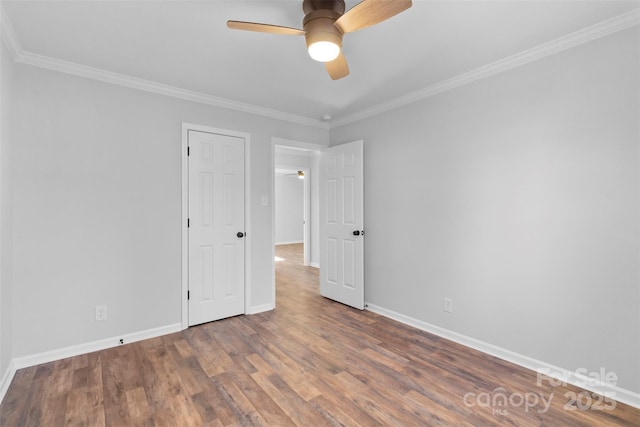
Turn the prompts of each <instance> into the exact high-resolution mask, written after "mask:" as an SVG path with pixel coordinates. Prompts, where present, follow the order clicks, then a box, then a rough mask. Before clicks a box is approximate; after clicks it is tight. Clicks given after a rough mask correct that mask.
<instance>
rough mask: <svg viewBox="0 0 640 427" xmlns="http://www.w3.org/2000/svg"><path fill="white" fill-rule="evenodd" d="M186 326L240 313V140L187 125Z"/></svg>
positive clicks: (242, 283) (241, 177)
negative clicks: (187, 227)
mask: <svg viewBox="0 0 640 427" xmlns="http://www.w3.org/2000/svg"><path fill="white" fill-rule="evenodd" d="M188 144H189V151H190V156H189V159H188V162H189V163H188V167H189V232H188V240H189V242H188V248H189V274H188V276H189V278H188V280H189V294H190V297H189V325H197V324H200V323H205V322H210V321H213V320H218V319H222V318H225V317H230V316H235V315H238V314H243V313H244V245H245V243H244V237H238V235H237V233H238V232H242V233H244V139H243V138H238V137H233V136H227V135H219V134H215V133H208V132H200V131H193V130H190V131H189V133H188Z"/></svg>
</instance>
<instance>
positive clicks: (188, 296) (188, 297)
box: [187, 291, 191, 299]
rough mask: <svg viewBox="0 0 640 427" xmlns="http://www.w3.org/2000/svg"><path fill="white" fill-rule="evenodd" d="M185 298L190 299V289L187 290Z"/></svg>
mask: <svg viewBox="0 0 640 427" xmlns="http://www.w3.org/2000/svg"><path fill="white" fill-rule="evenodd" d="M187 299H191V291H187Z"/></svg>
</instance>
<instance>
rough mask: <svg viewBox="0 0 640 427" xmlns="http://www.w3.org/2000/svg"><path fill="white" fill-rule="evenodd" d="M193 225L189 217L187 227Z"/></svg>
mask: <svg viewBox="0 0 640 427" xmlns="http://www.w3.org/2000/svg"><path fill="white" fill-rule="evenodd" d="M189 227H191V220H189V218H187V228H189Z"/></svg>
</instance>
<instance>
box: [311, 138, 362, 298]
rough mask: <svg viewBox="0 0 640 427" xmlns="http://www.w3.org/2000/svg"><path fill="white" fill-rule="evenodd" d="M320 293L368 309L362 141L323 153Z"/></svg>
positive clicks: (321, 168)
mask: <svg viewBox="0 0 640 427" xmlns="http://www.w3.org/2000/svg"><path fill="white" fill-rule="evenodd" d="M320 170H321V181H320V182H321V184H320V200H321V202H320V206H321V209H320V266H321V267H320V294H321V295H322V296H324V297H327V298H330V299H332V300H335V301H338V302H341V303H343V304H346V305H349V306H351V307H354V308H357V309H360V310H362V309H364V195H363V193H364V182H363V143H362V141H356V142H351V143H348V144H343V145H338V146H335V147H331V148H329V149H327V150H326V151H324V152H323V153H322V162H321V167H320Z"/></svg>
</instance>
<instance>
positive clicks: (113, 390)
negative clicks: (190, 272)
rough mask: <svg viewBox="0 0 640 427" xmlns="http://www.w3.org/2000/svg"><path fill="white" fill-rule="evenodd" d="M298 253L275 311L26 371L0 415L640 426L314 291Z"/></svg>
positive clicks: (292, 252)
mask: <svg viewBox="0 0 640 427" xmlns="http://www.w3.org/2000/svg"><path fill="white" fill-rule="evenodd" d="M300 250H301V248H300V245H288V246H280V247H278V248H277V254H278V255H279V256H280V257H282V258H284V259H285V260H284V261H281V262H277V263H276V275H277V283H278V285H277V308H276V310H274V311H272V312H267V313H262V314H258V315H253V316H239V317H234V318H230V319H226V320H221V321H218V322H212V323H208V324H204V325H200V326H197V327H193V328H189V329H188V330H185V331H182V332H179V333H175V334H171V335H166V336H163V337H159V338H154V339H150V340H146V341H141V342H137V343H132V344H127V345H123V346H120V347H116V348H112V349H109V350H103V351H98V352H95V353H91V354H86V355H82V356H77V357H72V358H69V359H64V360H59V361H56V362H52V363H47V364H43V365H40V366H34V367H31V368H26V369H22V370H20V371H18V372H17V374H16V376H15V378H14V380H13V383H12V384H11V387H10V389H9V391H8V393H7V395H6V397H5V399H4V401H3V402H2V405H0V425H2V426H3V427H4V426H7V427H8V426H47V427H48V426H137V425H140V426H246V425H271V426H288V425H300V426H314V427H315V426H324V425H345V426H375V425H388V426H453V425H461V426H488V425H507V426H572V425H576V426H578V425H580V426H614V425H627V426H638V425H640V410H638V409H635V408H632V407H629V406H626V405H623V404H620V403H618V404H617V405H615V408H613V409H607V408H608V406H610V405H606V404H605V403H604V402H603V403H600V404H598V403H597V402H598V399H597V397H595V396H591V395H590V394H589V396H591V399H590V400H591V403H592V407H591V408H590V409H582V410H580V409H577V408H571V407H569V408H566V407H565V405H566V404H567V403H568V401H569V399H568V398H567V397H566V396H565V393H576V394H579V393H586V392H583V391H581V390H580V389H578V388H575V387H572V386H560V387H552V386H551V385H549V384H548V383H545V384H543V385H542V386H538V385H536V373H535V372H532V371H529V370H527V369H524V368H520V367H518V366H514V365H512V364H510V363H507V362H505V361H502V360H499V359H496V358H494V357H491V356H488V355H486V354H483V353H480V352H478V351H474V350H471V349H469V348H466V347H463V346H461V345H458V344H455V343H452V342H449V341H447V340H444V339H442V338H439V337H437V336H434V335H431V334H428V333H426V332H422V331H420V330H416V329H414V328H411V327H408V326H405V325H403V324H400V323H397V322H394V321H392V320H389V319H386V318H384V317H382V316H379V315H377V314H374V313H371V312H367V311H362V312H361V311H358V310H354V309H351V308H348V307H346V306H344V305H341V304H338V303H334V302H331V301H329V300H326V299H324V298H322V297H320V296H319V294H318V271H317V270H316V269H314V268H307V267H303V266H302V265H301V260H302V254H301V251H300ZM569 396H570V395H569ZM500 397H503V398H506V402H505V401H504V400H500ZM582 397H583V399H582V400H581V402H582V403H583V404H584V402H586V401H587V399H586V395H584V394H583V395H582ZM536 399H538V401H537V402H538V403H537V404H536V405H533V403H535V402H536ZM542 399H544V400H545V402H546V401H550V402H551V403H550V406H549V408H548V410H545V408H546V406H545V403H543V401H542ZM527 401H528V402H529V404H530V406H529V407H527V406H526V404H525V403H524V402H527ZM502 403H504V404H503V405H501V404H502ZM492 405H493V406H492Z"/></svg>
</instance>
